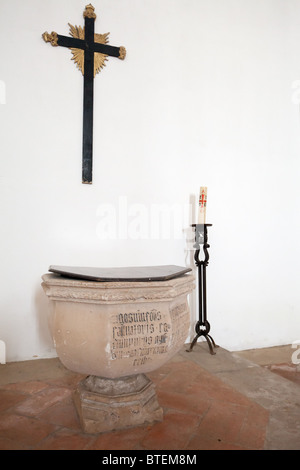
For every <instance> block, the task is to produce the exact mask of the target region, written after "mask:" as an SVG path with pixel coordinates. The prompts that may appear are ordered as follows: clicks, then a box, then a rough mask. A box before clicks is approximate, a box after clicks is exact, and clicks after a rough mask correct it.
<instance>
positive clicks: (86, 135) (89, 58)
mask: <svg viewBox="0 0 300 470" xmlns="http://www.w3.org/2000/svg"><path fill="white" fill-rule="evenodd" d="M83 16H84V24H85V29H84V39H79V38H77V37H68V36H61V35H60V34H57V33H55V32H52V33H51V34H48V33H47V32H46V33H44V34H43V39H44V41H46V42H50V43H51V44H52V46H63V47H68V48H72V50H74V49H81V50H83V51H84V67H83V75H84V85H83V87H84V91H83V140H82V183H92V179H93V104H94V53H95V52H100V53H101V54H105V55H108V56H113V57H118V58H119V59H124V58H125V55H126V50H125V48H124V47H114V46H109V45H108V44H101V43H99V42H95V32H94V31H95V19H96V14H95V8H94V7H93V6H92V5H91V4H89V5H87V6H86V7H85V11H84V13H83Z"/></svg>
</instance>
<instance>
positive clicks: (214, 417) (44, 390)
mask: <svg viewBox="0 0 300 470" xmlns="http://www.w3.org/2000/svg"><path fill="white" fill-rule="evenodd" d="M147 375H148V376H149V377H150V378H151V380H152V381H153V382H154V383H155V385H156V391H157V396H158V401H159V403H160V405H161V406H162V407H163V410H164V419H163V421H162V422H158V423H155V424H152V425H144V426H139V427H136V428H131V429H126V430H122V431H114V432H109V433H104V434H94V435H92V434H84V433H83V432H82V431H81V428H80V424H79V421H78V417H77V414H76V410H75V407H74V405H73V400H72V392H73V390H74V388H75V387H76V384H77V383H78V382H79V381H80V380H81V379H82V378H83V377H82V376H80V375H77V374H70V372H69V371H68V374H66V375H65V376H61V377H58V378H57V377H56V378H54V379H53V378H51V379H47V378H46V379H45V378H42V379H41V380H39V379H38V378H36V379H34V380H30V381H18V382H16V383H6V384H3V383H2V385H1V383H0V449H1V450H23V449H24V450H26V449H28V450H29V449H41V450H59V449H61V450H75V449H76V450H81V449H86V450H93V449H98V450H172V449H173V450H179V449H180V450H186V451H192V450H201V449H205V450H217V449H219V450H221V449H224V450H226V449H231V450H244V449H251V450H255V449H263V448H264V442H265V435H266V427H267V423H268V420H269V412H268V411H267V410H266V409H265V408H263V407H262V406H260V405H258V404H257V403H255V402H253V401H251V400H250V399H248V398H247V397H245V396H244V395H242V394H241V393H240V392H238V391H236V390H235V389H233V388H231V387H230V386H228V385H226V384H225V383H224V382H223V381H221V380H220V379H219V378H218V377H216V376H214V375H212V374H211V373H209V372H208V371H206V370H205V369H203V368H202V367H201V366H200V365H198V364H196V363H195V362H192V361H189V360H185V359H184V358H182V357H179V358H177V359H176V358H175V359H174V360H172V361H171V362H169V363H167V364H166V365H165V366H163V367H161V368H160V369H158V370H156V371H155V372H153V373H149V374H147Z"/></svg>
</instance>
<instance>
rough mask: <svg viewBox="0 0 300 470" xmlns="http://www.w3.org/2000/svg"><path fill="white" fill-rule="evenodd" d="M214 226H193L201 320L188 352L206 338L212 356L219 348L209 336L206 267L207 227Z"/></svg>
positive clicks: (207, 255)
mask: <svg viewBox="0 0 300 470" xmlns="http://www.w3.org/2000/svg"><path fill="white" fill-rule="evenodd" d="M211 225H212V224H193V225H192V227H195V245H194V248H195V249H196V250H195V254H194V260H195V264H196V266H197V267H198V297H199V320H198V322H197V323H196V326H195V331H196V336H195V338H194V339H193V341H192V343H191V345H190V347H189V349H187V352H191V351H192V349H193V347H194V346H195V344H196V343H197V340H198V339H199V338H200V337H201V336H204V338H205V339H206V341H207V344H208V347H209V351H210V353H211V354H216V353H215V351H214V348H217V347H218V346H217V345H216V344H215V342H214V340H213V338H212V337H211V335H210V334H209V332H210V324H209V322H208V321H207V315H206V310H207V305H206V267H207V265H208V260H209V254H208V248H209V244H208V243H207V227H211ZM200 245H203V253H204V259H203V260H200V257H199V255H200Z"/></svg>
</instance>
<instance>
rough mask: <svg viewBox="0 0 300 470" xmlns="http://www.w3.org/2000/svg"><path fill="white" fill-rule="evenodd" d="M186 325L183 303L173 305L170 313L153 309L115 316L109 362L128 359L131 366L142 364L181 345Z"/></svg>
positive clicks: (187, 318)
mask: <svg viewBox="0 0 300 470" xmlns="http://www.w3.org/2000/svg"><path fill="white" fill-rule="evenodd" d="M185 326H186V328H185ZM188 326H189V315H187V307H186V304H185V303H182V304H179V305H176V307H174V308H173V309H171V311H170V314H169V312H167V313H166V312H165V311H160V310H156V309H151V310H149V311H141V310H137V311H135V312H128V313H118V314H116V315H114V316H113V318H112V335H111V343H110V354H111V359H112V360H125V359H126V360H128V359H130V361H131V363H132V366H133V367H135V366H141V365H144V364H146V363H147V362H150V361H152V360H153V358H154V357H155V356H157V355H160V354H167V353H168V352H169V351H170V350H171V349H173V348H176V346H177V344H180V345H181V344H182V337H183V335H185V336H186V332H187V328H188ZM184 340H185V338H184V339H183V341H184Z"/></svg>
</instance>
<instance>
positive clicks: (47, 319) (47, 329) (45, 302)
mask: <svg viewBox="0 0 300 470" xmlns="http://www.w3.org/2000/svg"><path fill="white" fill-rule="evenodd" d="M41 283H42V280H41ZM41 283H40V284H39V285H38V286H37V287H36V292H35V309H36V319H37V329H38V337H39V340H40V346H41V347H40V348H39V349H40V350H41V351H44V353H43V357H57V354H56V350H55V347H54V343H53V340H52V335H51V329H52V325H51V313H52V311H53V308H54V305H53V303H52V302H51V301H50V300H49V299H48V297H47V296H46V294H45V292H44V290H43V288H42V286H41ZM35 357H37V356H35Z"/></svg>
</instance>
